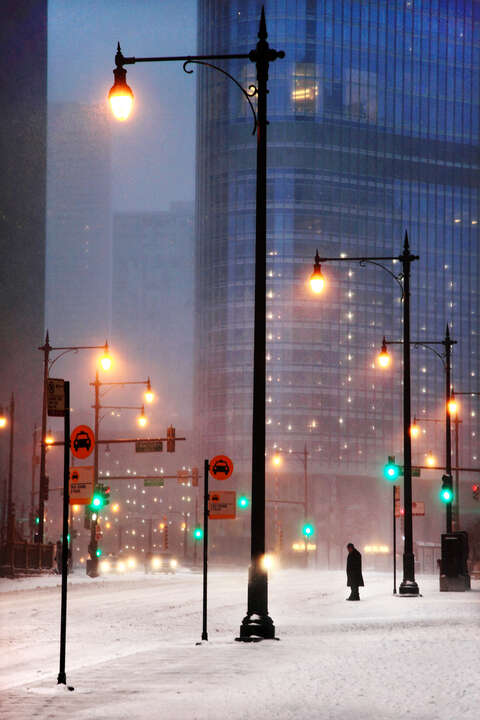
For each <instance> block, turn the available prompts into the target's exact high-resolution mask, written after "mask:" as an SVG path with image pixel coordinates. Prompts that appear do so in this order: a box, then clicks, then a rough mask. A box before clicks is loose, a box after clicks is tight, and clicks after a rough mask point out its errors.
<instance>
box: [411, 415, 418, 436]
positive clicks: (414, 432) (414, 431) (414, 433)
mask: <svg viewBox="0 0 480 720" xmlns="http://www.w3.org/2000/svg"><path fill="white" fill-rule="evenodd" d="M419 435H420V426H419V425H417V418H415V417H414V418H413V423H412V424H411V425H410V437H411V438H417V437H418V436H419Z"/></svg>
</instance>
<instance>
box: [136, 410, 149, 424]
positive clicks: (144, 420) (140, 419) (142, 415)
mask: <svg viewBox="0 0 480 720" xmlns="http://www.w3.org/2000/svg"><path fill="white" fill-rule="evenodd" d="M137 422H138V424H139V425H140V427H145V425H146V424H147V418H146V417H145V412H144V409H143V407H142V412H141V413H140V415H139V416H138V418H137Z"/></svg>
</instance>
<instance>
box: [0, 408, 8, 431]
mask: <svg viewBox="0 0 480 720" xmlns="http://www.w3.org/2000/svg"><path fill="white" fill-rule="evenodd" d="M6 424H7V418H6V416H5V413H4V412H3V410H0V428H4V427H5V426H6Z"/></svg>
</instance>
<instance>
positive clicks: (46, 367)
mask: <svg viewBox="0 0 480 720" xmlns="http://www.w3.org/2000/svg"><path fill="white" fill-rule="evenodd" d="M38 349H39V350H41V351H42V352H43V395H42V436H41V437H42V439H41V444H40V493H39V502H38V520H39V522H38V529H37V533H36V535H35V540H36V542H39V543H43V532H44V528H43V516H44V514H45V498H44V488H45V486H46V483H47V476H46V473H45V459H46V445H45V435H46V432H47V389H48V378H49V375H50V370H51V369H52V367H53V365H54V364H55V363H56V362H57V360H59V359H60V358H61V357H63V356H64V355H67V353H70V352H78V351H79V350H103V351H104V354H103V356H102V358H101V363H102V367H103V369H104V370H109V369H110V366H111V358H110V356H109V348H108V342H107V341H105V345H77V346H67V347H53V346H52V345H50V341H49V335H48V330H47V333H46V336H45V343H44V344H43V345H42V346H41V347H39V348H38ZM52 350H61V352H60V354H59V355H57V357H56V358H54V359H53V360H50V353H51V352H52Z"/></svg>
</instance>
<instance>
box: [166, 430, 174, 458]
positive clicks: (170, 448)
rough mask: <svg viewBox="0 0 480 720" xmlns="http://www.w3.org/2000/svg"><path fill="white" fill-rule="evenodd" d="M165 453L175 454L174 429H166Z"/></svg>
mask: <svg viewBox="0 0 480 720" xmlns="http://www.w3.org/2000/svg"><path fill="white" fill-rule="evenodd" d="M167 452H175V428H174V427H173V426H172V425H170V426H169V427H167Z"/></svg>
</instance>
